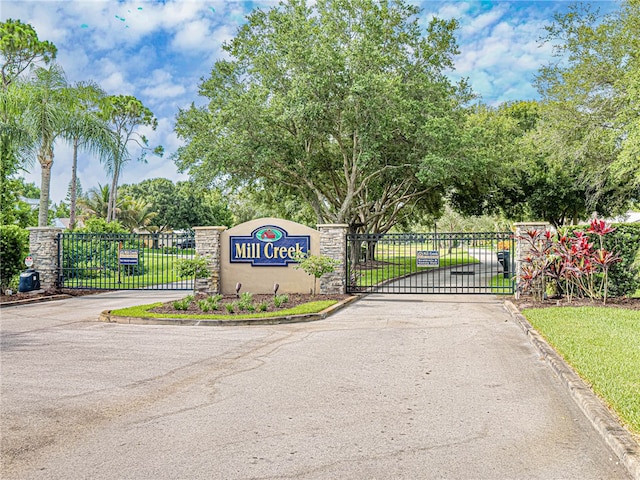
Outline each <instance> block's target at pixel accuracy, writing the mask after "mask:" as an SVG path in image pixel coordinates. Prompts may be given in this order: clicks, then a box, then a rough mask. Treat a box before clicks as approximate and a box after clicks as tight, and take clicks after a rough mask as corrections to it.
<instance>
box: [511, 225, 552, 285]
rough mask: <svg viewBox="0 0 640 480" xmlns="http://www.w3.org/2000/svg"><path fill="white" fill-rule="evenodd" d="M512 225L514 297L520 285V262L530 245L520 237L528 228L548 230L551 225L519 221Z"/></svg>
mask: <svg viewBox="0 0 640 480" xmlns="http://www.w3.org/2000/svg"><path fill="white" fill-rule="evenodd" d="M514 227H515V229H516V232H515V239H516V298H519V296H520V289H519V288H518V286H519V285H520V276H521V272H522V263H523V260H524V259H525V258H526V257H527V255H528V253H529V250H530V245H529V244H528V243H527V242H526V241H524V240H522V239H521V238H522V237H523V236H524V235H526V234H527V232H528V231H529V230H538V231H540V230H543V231H544V230H549V229H550V228H551V225H550V224H548V223H546V222H519V223H516V224H514Z"/></svg>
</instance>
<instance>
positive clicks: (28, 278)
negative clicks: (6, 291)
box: [18, 268, 40, 292]
mask: <svg viewBox="0 0 640 480" xmlns="http://www.w3.org/2000/svg"><path fill="white" fill-rule="evenodd" d="M33 290H40V272H36V271H35V270H33V269H32V268H30V269H28V270H26V271H24V272H22V273H21V274H20V285H18V291H19V292H31V291H33Z"/></svg>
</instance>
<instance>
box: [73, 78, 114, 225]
mask: <svg viewBox="0 0 640 480" xmlns="http://www.w3.org/2000/svg"><path fill="white" fill-rule="evenodd" d="M69 94H70V100H71V103H72V106H73V108H74V115H73V116H72V119H71V124H70V125H69V129H68V131H67V132H65V137H66V138H67V139H68V140H69V141H70V142H71V143H72V145H73V161H72V165H71V183H70V185H69V228H70V229H72V230H73V228H74V227H75V223H76V200H77V170H78V150H79V149H83V150H86V151H88V152H89V153H93V154H94V155H97V156H98V157H100V158H101V159H102V160H103V161H108V160H107V159H108V158H109V157H110V155H112V152H113V149H114V140H115V138H114V136H113V133H112V132H111V131H110V130H109V126H108V125H107V123H106V122H105V121H104V120H103V119H101V118H100V117H99V116H98V114H97V112H98V102H99V100H100V99H101V98H103V97H104V96H105V93H104V92H103V91H102V89H100V87H98V85H97V84H95V83H92V82H78V83H76V84H75V85H74V86H73V87H72V88H71V89H69Z"/></svg>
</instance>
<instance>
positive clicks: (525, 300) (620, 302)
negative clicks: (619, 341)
mask: <svg viewBox="0 0 640 480" xmlns="http://www.w3.org/2000/svg"><path fill="white" fill-rule="evenodd" d="M511 302H513V304H514V305H516V306H517V307H518V310H523V309H525V308H548V307H615V308H625V309H629V310H640V298H625V297H619V298H609V299H607V303H602V301H601V300H600V301H596V300H591V299H588V298H573V299H572V300H571V303H569V300H568V299H567V298H566V297H564V298H549V299H547V300H542V301H539V300H535V299H534V298H533V297H530V296H522V297H520V299H519V300H511Z"/></svg>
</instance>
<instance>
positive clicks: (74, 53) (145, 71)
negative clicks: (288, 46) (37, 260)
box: [0, 0, 616, 203]
mask: <svg viewBox="0 0 640 480" xmlns="http://www.w3.org/2000/svg"><path fill="white" fill-rule="evenodd" d="M411 3H415V4H417V5H419V6H420V7H421V8H422V9H423V13H422V15H423V16H424V20H425V22H426V21H427V20H428V19H429V18H430V17H431V16H432V15H437V16H439V17H441V18H456V19H458V20H459V22H460V28H459V30H458V32H457V39H458V44H459V47H460V52H461V53H460V55H459V56H458V57H457V58H456V70H455V71H454V72H451V77H452V78H454V79H457V78H460V77H467V78H469V80H470V83H471V86H472V88H473V90H474V91H475V92H476V93H477V94H478V95H479V96H480V97H481V99H482V101H484V102H486V103H488V104H492V105H497V104H499V103H501V102H505V101H511V100H526V99H535V98H537V92H536V91H535V89H534V88H533V86H532V80H533V77H534V75H535V74H536V72H537V70H538V68H539V67H540V66H541V65H543V64H545V63H547V62H548V61H549V60H550V58H551V46H550V45H541V44H540V42H539V39H540V37H541V36H542V35H543V34H544V26H545V25H548V24H549V23H550V22H551V21H552V19H553V15H554V13H557V12H564V11H566V10H567V8H568V7H569V5H571V2H564V1H533V2H532V1H510V2H508V1H418V0H414V1H413V2H411ZM592 3H594V4H596V5H597V6H598V7H599V8H600V10H601V11H602V12H607V11H610V10H611V9H613V8H615V5H616V4H615V3H614V2H608V1H607V2H592ZM275 4H276V2H273V1H253V2H249V1H224V0H211V1H204V0H177V1H173V0H165V1H158V0H155V1H145V0H142V1H128V0H126V1H115V0H114V1H102V0H85V1H75V0H65V1H50V0H18V1H13V0H0V19H2V21H5V20H6V19H8V18H13V19H20V20H21V21H23V22H25V23H30V24H31V25H32V26H33V27H34V28H35V29H36V31H37V32H38V35H39V38H40V39H41V40H49V41H51V42H53V43H54V44H55V45H56V46H57V48H58V57H57V62H58V63H59V64H60V65H61V66H62V68H63V69H64V71H65V72H66V74H67V79H68V81H69V82H70V83H75V82H79V81H83V80H92V81H94V82H96V83H98V84H99V85H100V86H101V87H102V88H103V89H104V90H105V91H106V92H107V93H108V94H112V95H117V94H123V95H134V96H136V97H137V98H139V99H140V100H141V101H142V102H143V103H144V104H145V105H146V106H147V107H149V108H150V109H151V110H152V111H153V113H154V114H155V115H156V117H157V118H158V122H159V124H158V128H157V129H156V131H150V130H149V131H147V132H145V133H146V135H147V137H148V138H149V140H150V143H151V144H153V145H158V144H160V145H163V146H164V148H165V151H166V154H165V156H164V157H163V158H158V157H153V156H149V157H148V163H147V164H141V163H137V162H135V161H134V162H131V163H129V164H127V165H126V166H125V170H124V172H123V174H122V177H121V182H120V183H121V184H122V183H137V182H140V181H142V180H144V179H147V178H156V177H165V178H169V179H171V180H173V181H177V180H185V179H187V176H186V175H181V174H178V172H177V170H176V168H175V165H174V164H173V162H172V161H171V159H170V156H171V154H172V153H173V152H175V151H176V149H177V148H178V147H179V146H180V142H179V140H178V138H177V137H176V135H175V133H174V132H173V127H174V124H175V115H176V113H177V111H178V109H179V108H183V107H188V106H189V105H190V104H191V103H192V102H196V103H202V100H201V99H199V97H198V86H199V84H200V80H201V79H202V78H203V77H207V76H208V74H209V72H210V70H211V67H212V66H213V63H214V62H215V60H216V59H219V58H222V57H223V56H224V55H225V53H224V52H223V51H222V48H221V47H222V45H223V43H224V42H225V41H228V40H230V39H231V38H233V37H234V35H235V32H236V30H237V28H238V27H239V26H240V25H241V24H242V23H243V22H244V18H245V15H246V14H247V13H248V12H249V11H251V9H253V8H255V7H257V6H259V7H261V8H263V9H264V8H269V7H270V6H273V5H275ZM31 170H32V171H31V172H29V173H28V174H27V175H25V177H26V178H27V180H28V181H33V182H35V183H36V184H37V185H39V184H40V170H39V166H34V167H33V168H32V169H31ZM70 172H71V150H70V149H69V148H68V147H67V146H66V145H64V144H60V145H57V146H56V150H55V160H54V165H53V170H52V182H51V198H52V201H53V202H56V203H57V202H59V201H61V200H63V199H64V197H65V196H66V193H67V187H68V184H69V179H70V175H71V173H70ZM78 176H79V178H80V180H81V183H82V187H83V189H84V191H85V192H86V191H87V190H88V189H90V188H91V187H95V186H97V185H98V184H101V185H104V184H107V183H108V181H109V180H108V176H107V174H106V172H105V170H104V168H103V167H102V165H101V164H100V163H99V162H98V160H97V159H95V158H92V157H90V156H87V155H82V156H81V157H80V159H79V168H78Z"/></svg>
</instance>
